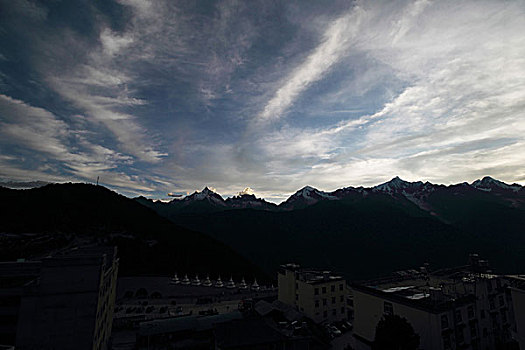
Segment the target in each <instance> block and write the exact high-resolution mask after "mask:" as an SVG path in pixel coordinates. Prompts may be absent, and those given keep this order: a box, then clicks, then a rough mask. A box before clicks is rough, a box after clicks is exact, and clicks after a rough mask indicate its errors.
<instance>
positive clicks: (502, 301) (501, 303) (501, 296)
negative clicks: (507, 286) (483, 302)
mask: <svg viewBox="0 0 525 350" xmlns="http://www.w3.org/2000/svg"><path fill="white" fill-rule="evenodd" d="M498 301H499V306H500V307H501V306H503V305H505V300H503V295H500V296H499V297H498Z"/></svg>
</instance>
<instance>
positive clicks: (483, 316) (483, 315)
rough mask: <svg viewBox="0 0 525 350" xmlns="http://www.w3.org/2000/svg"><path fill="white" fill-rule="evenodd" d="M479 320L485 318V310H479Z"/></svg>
mask: <svg viewBox="0 0 525 350" xmlns="http://www.w3.org/2000/svg"><path fill="white" fill-rule="evenodd" d="M480 316H481V319H484V318H485V310H481V312H480Z"/></svg>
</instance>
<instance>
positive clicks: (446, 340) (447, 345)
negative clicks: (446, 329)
mask: <svg viewBox="0 0 525 350" xmlns="http://www.w3.org/2000/svg"><path fill="white" fill-rule="evenodd" d="M450 346H451V344H450V336H449V335H448V334H445V335H443V348H444V349H450Z"/></svg>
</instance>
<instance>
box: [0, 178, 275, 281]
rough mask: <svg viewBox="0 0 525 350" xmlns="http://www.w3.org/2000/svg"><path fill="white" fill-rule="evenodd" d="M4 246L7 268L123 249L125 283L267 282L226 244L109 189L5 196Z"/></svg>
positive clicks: (0, 204)
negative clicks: (85, 250) (144, 278)
mask: <svg viewBox="0 0 525 350" xmlns="http://www.w3.org/2000/svg"><path fill="white" fill-rule="evenodd" d="M0 239H1V240H2V244H1V248H0V256H1V259H2V260H13V259H17V258H30V257H32V256H41V255H45V254H48V253H49V252H52V251H54V250H56V249H60V248H63V247H66V246H68V245H75V244H103V245H117V246H118V248H119V256H120V272H121V273H122V274H124V275H130V274H172V273H174V272H178V273H179V274H180V273H210V274H211V275H212V276H214V275H215V274H217V273H221V274H223V275H225V274H228V275H229V274H233V276H234V277H235V276H239V277H240V276H241V275H242V276H246V277H248V276H258V277H259V278H261V279H267V276H265V275H264V274H263V273H261V270H260V269H258V268H257V267H256V266H255V265H254V264H252V263H251V262H249V261H248V260H247V259H245V258H243V257H242V256H240V255H239V254H237V253H236V252H235V251H234V250H232V249H231V248H229V247H227V246H226V245H224V244H223V243H220V242H218V241H217V240H215V239H214V238H211V237H210V236H208V235H205V234H202V233H199V232H195V231H191V230H189V229H187V228H182V227H180V226H177V225H175V224H173V223H172V222H170V221H169V220H167V219H165V218H162V217H160V216H159V215H157V214H156V213H155V212H154V211H153V210H151V209H148V208H146V207H144V206H143V205H141V204H139V203H138V202H137V201H135V200H133V199H129V198H127V197H124V196H121V195H119V194H117V193H115V192H113V191H110V190H108V189H107V188H104V187H102V186H94V185H88V184H53V185H47V186H44V187H41V188H34V189H28V190H12V189H7V188H0ZM272 277H273V276H272ZM250 278H251V277H250Z"/></svg>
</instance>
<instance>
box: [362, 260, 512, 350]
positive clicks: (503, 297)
mask: <svg viewBox="0 0 525 350" xmlns="http://www.w3.org/2000/svg"><path fill="white" fill-rule="evenodd" d="M484 265H485V264H484V262H483V261H482V260H479V259H478V258H477V257H476V256H472V257H471V264H470V265H467V266H461V267H457V268H451V269H444V270H439V271H435V272H433V273H429V272H428V271H427V269H426V268H421V269H420V270H408V271H401V272H398V273H396V274H395V275H394V276H392V277H388V278H383V279H376V280H372V281H367V282H365V283H360V284H354V285H352V289H353V296H354V312H355V314H354V323H353V325H354V329H353V332H354V337H355V339H356V349H370V347H371V345H372V343H373V341H374V338H375V330H376V326H377V324H378V322H379V321H380V320H381V318H382V317H383V315H387V314H396V315H399V316H401V317H403V318H405V319H406V320H407V321H408V322H409V323H410V324H411V326H412V327H413V329H414V331H415V333H417V334H418V335H419V337H420V348H421V349H427V350H434V349H436V350H438V349H440V350H441V349H473V350H475V349H483V350H484V349H494V348H496V346H497V345H499V344H505V343H507V342H509V341H510V340H511V334H510V329H511V319H510V316H511V315H510V313H511V312H510V311H509V304H510V303H511V302H510V297H509V293H507V292H506V291H508V289H507V288H505V286H506V284H507V282H506V279H505V278H502V277H500V276H496V275H493V274H490V273H488V270H487V269H486V268H483V266H484Z"/></svg>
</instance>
